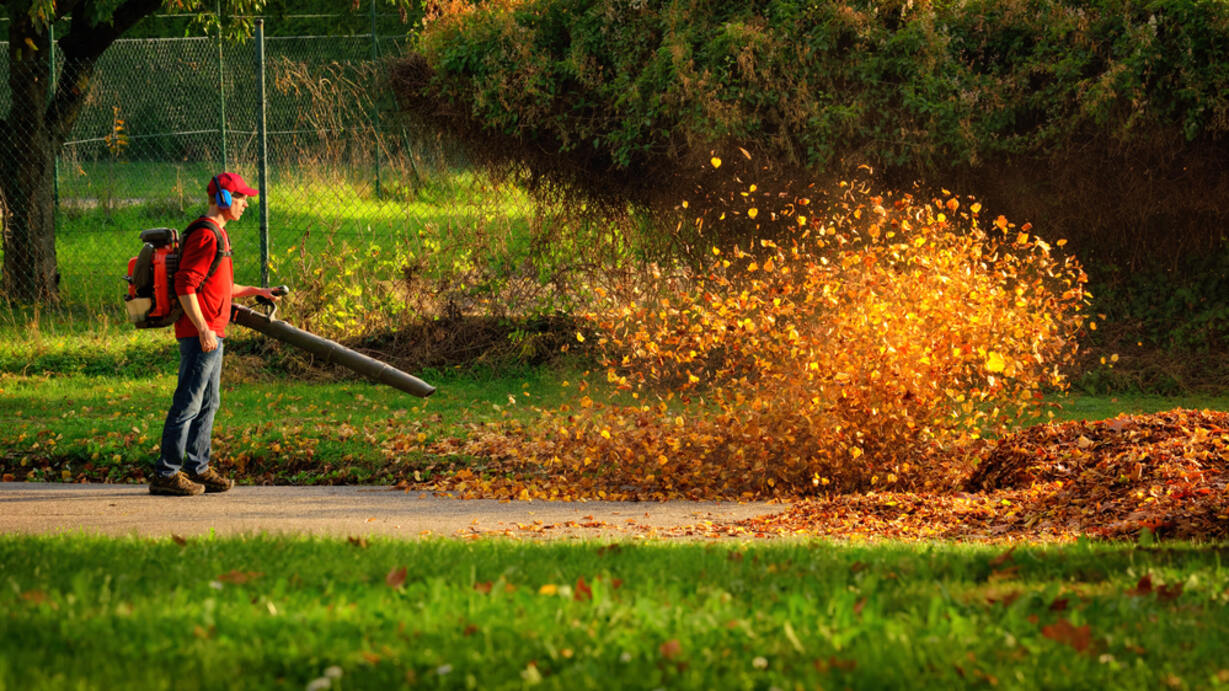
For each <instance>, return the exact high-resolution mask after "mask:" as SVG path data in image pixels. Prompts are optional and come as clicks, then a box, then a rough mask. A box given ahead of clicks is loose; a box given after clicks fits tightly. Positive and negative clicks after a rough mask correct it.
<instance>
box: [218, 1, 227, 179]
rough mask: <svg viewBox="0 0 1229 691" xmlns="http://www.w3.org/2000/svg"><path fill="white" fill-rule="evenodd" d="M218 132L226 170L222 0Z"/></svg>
mask: <svg viewBox="0 0 1229 691" xmlns="http://www.w3.org/2000/svg"><path fill="white" fill-rule="evenodd" d="M218 116H219V119H218V133H219V134H220V136H219V140H220V141H221V142H222V168H221V169H222V170H226V159H227V158H228V157H227V155H226V153H227V152H226V63H225V62H224V60H223V57H222V0H218Z"/></svg>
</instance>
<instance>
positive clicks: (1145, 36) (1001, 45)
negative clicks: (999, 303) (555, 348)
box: [393, 0, 1229, 346]
mask: <svg viewBox="0 0 1229 691" xmlns="http://www.w3.org/2000/svg"><path fill="white" fill-rule="evenodd" d="M452 6H453V7H460V10H459V11H454V12H453V13H450V14H446V15H445V16H443V17H441V18H438V19H436V20H434V21H432V22H430V23H429V24H428V25H427V28H426V29H425V31H424V32H423V34H422V36H421V40H420V41H419V42H418V44H417V48H416V50H415V51H414V52H413V53H412V54H410V55H408V56H407V57H405V58H404V59H402V60H400V61H399V62H398V63H397V64H396V65H395V66H394V69H393V82H394V86H395V88H396V89H397V91H398V95H399V96H400V100H401V105H402V107H403V109H405V110H406V111H408V112H411V113H414V114H415V115H417V116H420V117H426V118H428V119H432V120H434V121H435V122H436V123H438V124H440V125H443V126H444V127H447V128H450V129H453V130H455V131H458V132H459V133H460V134H461V135H462V136H463V138H465V139H467V140H469V141H470V142H472V143H475V144H477V146H476V147H475V153H476V154H477V155H478V156H480V157H482V158H485V159H486V160H488V161H489V162H493V163H505V164H507V163H511V164H514V165H517V166H527V167H528V170H529V171H530V172H531V173H532V175H531V178H532V179H533V180H535V181H546V182H553V183H560V185H556V189H558V188H559V187H560V186H561V187H562V188H563V189H567V190H572V191H581V192H584V193H586V194H587V195H591V196H592V195H596V196H597V197H601V195H614V196H615V197H618V198H622V199H627V198H630V199H633V200H637V201H641V202H648V203H650V204H656V206H657V208H659V209H663V210H664V209H669V208H670V206H671V205H672V204H677V203H678V201H679V200H680V199H682V198H683V197H684V195H688V194H691V193H692V192H694V188H695V185H696V182H697V179H696V177H695V176H694V175H693V174H692V172H693V171H701V170H704V169H705V168H706V166H705V165H704V162H706V161H707V160H708V158H709V156H710V155H711V154H710V152H711V151H713V150H714V149H718V150H723V151H725V152H727V154H728V152H731V151H732V150H733V149H732V147H733V146H735V145H737V146H741V147H744V148H746V149H750V150H751V151H752V152H753V153H754V154H755V155H756V160H757V161H767V162H770V163H771V165H772V166H773V167H774V169H775V170H776V171H777V172H778V173H779V174H780V175H781V176H783V177H785V176H793V177H797V176H798V175H799V174H802V175H805V176H810V177H811V178H812V179H814V178H815V177H823V176H826V175H829V174H832V175H840V174H845V173H846V172H847V171H849V170H851V169H853V168H855V167H856V166H858V165H860V164H869V165H870V166H873V167H874V168H875V169H876V171H877V175H878V176H880V178H881V181H882V182H883V183H885V184H887V185H892V186H902V187H904V186H908V185H910V184H912V183H914V182H918V181H920V182H921V183H922V184H923V185H929V186H933V188H937V187H948V188H951V189H953V190H957V191H959V192H961V193H969V194H975V195H977V196H978V197H979V198H980V199H981V200H982V201H983V202H984V204H985V205H986V207H987V208H988V209H993V210H994V211H995V212H996V213H1004V214H1006V215H1007V216H1008V217H1009V218H1011V219H1012V220H1015V221H1017V222H1023V221H1031V222H1032V223H1033V224H1034V226H1035V227H1037V228H1038V231H1039V232H1041V233H1043V234H1044V235H1045V236H1047V237H1051V238H1059V237H1063V238H1067V239H1069V240H1070V241H1071V242H1070V245H1069V247H1070V248H1072V249H1073V250H1074V251H1075V252H1077V253H1078V254H1079V255H1080V256H1081V258H1083V259H1084V260H1085V263H1086V265H1087V266H1088V267H1089V270H1090V274H1092V276H1093V279H1094V281H1093V290H1094V292H1096V291H1097V290H1098V288H1099V287H1101V286H1104V287H1105V288H1106V292H1107V294H1108V293H1110V292H1115V294H1117V295H1118V296H1119V297H1120V298H1122V299H1121V300H1120V301H1119V304H1118V307H1120V308H1122V309H1124V310H1126V309H1130V308H1132V306H1131V305H1130V304H1129V303H1130V301H1131V299H1132V298H1133V296H1134V293H1137V292H1139V291H1141V290H1143V291H1144V292H1146V293H1150V294H1157V295H1161V294H1169V293H1175V292H1177V290H1178V289H1179V288H1181V289H1182V290H1185V291H1186V293H1185V294H1189V295H1190V296H1191V298H1192V299H1191V300H1187V301H1183V304H1182V305H1181V309H1180V310H1179V311H1180V312H1181V311H1184V313H1183V314H1174V313H1173V310H1172V309H1171V308H1172V305H1170V304H1169V303H1170V302H1173V301H1172V300H1171V301H1168V302H1165V301H1161V302H1163V303H1164V304H1161V303H1158V304H1157V305H1154V306H1153V307H1154V308H1155V309H1153V310H1152V312H1150V313H1147V314H1134V315H1127V316H1126V317H1125V318H1127V319H1128V320H1129V319H1134V320H1135V321H1136V322H1138V323H1140V324H1143V323H1147V324H1148V325H1149V326H1148V328H1149V329H1156V328H1159V329H1170V330H1174V331H1175V333H1177V332H1178V331H1180V330H1181V328H1184V327H1183V325H1182V324H1179V323H1177V322H1180V321H1182V320H1183V319H1185V318H1187V317H1190V316H1192V315H1196V317H1197V319H1196V321H1198V326H1199V328H1200V329H1201V331H1200V333H1202V334H1204V335H1203V336H1200V337H1198V338H1187V339H1185V344H1186V345H1193V346H1202V345H1207V344H1215V343H1216V342H1217V341H1218V339H1219V340H1221V341H1222V342H1223V341H1224V340H1225V339H1229V319H1226V318H1225V310H1224V309H1223V306H1224V305H1226V304H1229V279H1226V278H1225V277H1224V276H1217V275H1214V274H1215V273H1216V271H1215V267H1218V266H1223V265H1224V261H1222V260H1221V259H1215V260H1213V261H1211V262H1209V261H1208V260H1209V258H1210V257H1212V256H1223V257H1225V258H1226V259H1229V241H1227V239H1226V237H1227V235H1226V232H1225V228H1226V227H1229V206H1227V205H1225V203H1224V200H1226V199H1229V166H1226V165H1225V161H1227V160H1229V137H1227V136H1226V134H1227V133H1229V3H1225V2H1222V1H1220V0H1151V1H1148V0H1093V1H1091V2H1084V1H1081V2H1076V1H1075V0H964V1H959V2H958V1H944V2H925V1H920V0H908V1H903V2H902V1H899V0H897V1H892V0H889V1H886V2H885V1H871V0H852V1H848V2H816V1H815V0H750V1H748V2H741V3H728V2H722V1H719V0H523V1H515V2H514V1H508V0H505V1H499V2H494V1H493V2H485V3H480V4H478V6H477V7H476V8H475V7H474V6H473V5H472V4H466V3H464V2H460V1H459V0H458V1H457V2H454V3H453V5H452ZM729 158H730V156H729V155H727V160H728V159H729ZM708 171H709V173H710V174H711V172H712V171H711V168H710V169H708ZM722 172H724V171H722ZM763 182H764V181H763V180H761V183H763ZM761 186H763V185H761ZM693 208H694V206H693ZM1200 266H1203V267H1204V269H1206V268H1207V266H1212V267H1214V268H1213V273H1212V274H1207V275H1203V274H1201V275H1199V276H1194V275H1193V273H1192V272H1193V271H1194V269H1197V268H1199V267H1200ZM1191 267H1194V269H1193V268H1191ZM1149 272H1151V273H1149ZM1145 274H1147V275H1145ZM1141 276H1143V277H1142V278H1141ZM1187 278H1191V281H1188V282H1189V283H1190V285H1186V286H1185V287H1181V286H1178V285H1177V284H1180V283H1182V282H1183V281H1184V280H1186V279H1187ZM1135 302H1139V300H1135ZM1153 302H1156V301H1155V300H1154V301H1153ZM1162 308H1164V309H1162ZM1106 309H1107V310H1108V307H1106ZM1162 312H1164V314H1162ZM1199 319H1202V320H1203V321H1199ZM1175 320H1176V321H1175ZM1129 340H1130V341H1131V342H1132V343H1134V341H1136V340H1139V339H1138V338H1137V336H1131V337H1130V338H1129ZM1156 340H1161V341H1164V340H1166V339H1165V338H1157V339H1156ZM1182 341H1183V339H1181V338H1180V339H1178V340H1177V341H1174V342H1175V343H1179V344H1182Z"/></svg>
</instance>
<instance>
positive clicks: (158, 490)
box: [149, 487, 205, 497]
mask: <svg viewBox="0 0 1229 691" xmlns="http://www.w3.org/2000/svg"><path fill="white" fill-rule="evenodd" d="M149 493H150V494H153V495H155V496H159V497H195V496H196V495H198V494H204V493H205V488H204V487H202V488H200V489H199V490H188V491H184V490H178V489H172V488H170V487H150V488H149Z"/></svg>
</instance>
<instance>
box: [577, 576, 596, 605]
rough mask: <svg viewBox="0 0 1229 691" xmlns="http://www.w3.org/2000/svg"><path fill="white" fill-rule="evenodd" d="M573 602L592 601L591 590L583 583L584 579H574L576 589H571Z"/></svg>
mask: <svg viewBox="0 0 1229 691" xmlns="http://www.w3.org/2000/svg"><path fill="white" fill-rule="evenodd" d="M572 599H573V600H577V601H579V600H592V599H593V590H591V589H590V588H589V584H588V583H585V577H584V576H580V577H579V578H577V579H576V587H575V588H573V589H572Z"/></svg>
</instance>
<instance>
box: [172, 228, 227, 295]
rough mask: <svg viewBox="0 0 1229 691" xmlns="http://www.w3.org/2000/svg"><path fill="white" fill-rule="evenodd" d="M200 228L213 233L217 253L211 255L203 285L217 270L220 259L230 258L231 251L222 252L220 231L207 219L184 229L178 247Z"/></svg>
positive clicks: (202, 281) (202, 280)
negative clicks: (211, 259)
mask: <svg viewBox="0 0 1229 691" xmlns="http://www.w3.org/2000/svg"><path fill="white" fill-rule="evenodd" d="M201 228H208V229H210V230H212V231H213V237H214V239H215V241H216V247H217V253H216V254H214V255H213V262H212V263H210V264H209V271H207V272H206V273H205V277H204V278H203V279H201V284H202V285H204V283H205V281H208V280H209V277H210V276H212V275H213V272H215V271H217V270H218V264H221V263H222V257H229V256H231V254H232V251H231V250H226V251H225V252H223V251H222V229H221V228H219V227H218V224H216V223H214V222H213V221H211V220H209V219H207V218H200V219H197V220H195V221H193V222H192V225H190V226H188V227H187V228H185V229H184V232H183V238H182V239H180V245H183V244H184V243H186V242H187V241H188V236H189V235H191V234H192V231H194V230H200V229H201Z"/></svg>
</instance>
